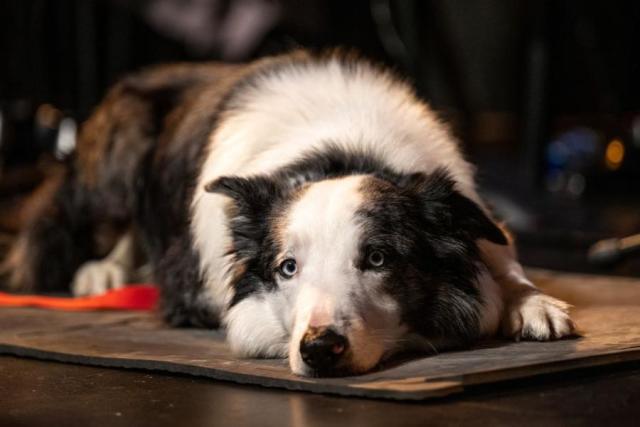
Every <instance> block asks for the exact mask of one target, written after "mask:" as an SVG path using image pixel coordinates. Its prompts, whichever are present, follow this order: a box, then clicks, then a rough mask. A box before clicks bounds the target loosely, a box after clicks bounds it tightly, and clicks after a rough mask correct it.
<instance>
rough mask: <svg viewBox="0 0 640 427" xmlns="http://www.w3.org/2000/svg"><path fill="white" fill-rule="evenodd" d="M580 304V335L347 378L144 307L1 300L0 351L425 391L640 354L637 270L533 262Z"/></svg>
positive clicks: (271, 383) (352, 391) (352, 389)
mask: <svg viewBox="0 0 640 427" xmlns="http://www.w3.org/2000/svg"><path fill="white" fill-rule="evenodd" d="M530 274H531V276H532V278H533V279H534V280H535V281H536V282H537V283H538V284H539V285H540V287H542V288H543V289H544V290H545V291H547V292H548V293H550V294H552V295H554V296H557V297H560V298H562V299H564V300H566V301H568V302H570V303H571V304H573V305H574V306H575V308H574V310H573V317H574V319H575V320H576V323H577V324H578V327H579V330H580V332H581V333H582V334H583V337H582V338H578V339H570V340H563V341H557V342H550V343H533V342H520V343H512V342H502V341H500V342H487V343H483V344H482V345H479V346H477V347H475V348H473V349H471V350H466V351H452V352H444V353H441V354H438V355H435V356H429V357H423V358H420V359H413V360H408V361H403V362H400V361H396V362H395V363H393V364H389V365H388V366H385V367H383V368H382V369H380V370H379V371H376V372H372V373H369V374H366V375H362V376H354V377H347V378H326V379H325V378H321V379H315V378H301V377H297V376H294V375H292V374H291V373H289V369H288V366H287V364H286V363H285V361H282V360H248V359H237V358H235V357H233V356H232V355H231V354H230V353H229V349H228V347H227V346H226V344H225V343H224V339H223V336H222V334H220V333H219V332H216V331H205V330H195V329H169V328H167V327H166V326H164V325H163V324H162V323H161V322H160V321H159V320H157V319H156V318H155V317H154V315H152V314H149V313H138V312H80V313H69V312H56V311H46V310H39V309H31V308H5V309H0V353H4V354H13V355H19V356H29V357H36V358H40V359H46V360H56V361H63V362H71V363H82V364H87V365H98V366H110V367H122V368H140V369H149V370H157V371H167V372H178V373H183V374H190V375H198V376H205V377H210V378H214V379H219V380H226V381H233V382H237V383H246V384H257V385H262V386H267V387H280V388H286V389H289V390H304V391H311V392H319V393H335V394H341V395H351V396H362V397H383V398H393V399H412V400H413V399H425V398H429V397H434V396H443V395H448V394H452V393H456V392H460V391H462V390H464V388H465V387H466V386H469V385H475V384H486V383H490V382H496V381H503V380H510V379H516V378H522V377H530V376H534V375H539V374H544V373H550V372H558V371H562V370H569V369H576V368H581V367H591V366H599V365H603V364H609V363H616V362H622V361H629V360H640V280H638V279H624V278H612V277H602V276H582V275H574V274H562V273H552V272H546V271H541V270H534V271H530Z"/></svg>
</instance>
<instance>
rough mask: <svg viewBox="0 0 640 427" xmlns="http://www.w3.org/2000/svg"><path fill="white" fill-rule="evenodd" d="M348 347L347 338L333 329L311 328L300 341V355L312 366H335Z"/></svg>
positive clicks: (322, 368) (314, 367)
mask: <svg viewBox="0 0 640 427" xmlns="http://www.w3.org/2000/svg"><path fill="white" fill-rule="evenodd" d="M346 349H347V339H346V338H345V337H343V336H342V335H339V334H337V333H336V332H335V331H333V330H332V329H327V328H309V330H308V331H307V333H306V334H305V335H304V337H302V341H300V356H302V360H304V363H306V364H307V365H308V366H309V367H310V368H313V369H318V370H325V369H330V368H333V367H335V366H336V365H337V364H338V361H339V360H340V358H341V357H342V355H343V354H344V353H345V350H346Z"/></svg>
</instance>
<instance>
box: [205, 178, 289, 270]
mask: <svg viewBox="0 0 640 427" xmlns="http://www.w3.org/2000/svg"><path fill="white" fill-rule="evenodd" d="M204 188H205V190H206V191H207V192H208V193H216V194H222V195H224V196H227V197H230V198H231V199H232V200H233V202H234V204H233V209H232V210H231V211H230V212H229V213H228V214H229V215H230V216H229V220H230V223H229V226H230V229H231V232H232V234H233V238H234V246H235V250H236V253H237V254H238V255H239V256H240V257H242V258H253V257H255V256H257V255H258V254H259V252H260V248H261V245H262V242H263V241H264V239H265V238H266V236H267V234H268V224H267V218H268V214H269V211H270V210H271V207H272V206H273V203H274V202H275V201H276V200H277V199H278V197H279V196H280V195H281V194H282V190H281V189H280V188H279V186H278V185H277V183H276V182H275V181H274V180H272V179H271V178H269V177H267V176H253V177H249V178H242V177H238V176H223V177H220V178H218V179H216V180H215V181H212V182H210V183H208V184H207V185H205V187H204Z"/></svg>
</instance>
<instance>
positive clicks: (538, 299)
mask: <svg viewBox="0 0 640 427" xmlns="http://www.w3.org/2000/svg"><path fill="white" fill-rule="evenodd" d="M478 246H479V248H480V250H481V256H482V260H483V261H484V263H485V264H486V265H487V267H488V269H489V271H490V272H491V275H492V276H493V278H494V280H495V281H496V282H497V283H499V284H500V288H501V291H502V295H503V299H504V312H503V318H502V331H503V334H504V335H506V336H508V337H511V338H514V339H515V340H520V339H530V340H537V341H546V340H552V339H559V338H563V337H567V336H570V335H573V334H574V333H575V327H574V324H573V322H572V320H571V318H570V317H569V305H568V304H567V303H565V302H563V301H560V300H558V299H556V298H553V297H550V296H548V295H545V294H544V293H543V292H541V291H540V290H539V289H538V288H537V287H536V286H535V285H534V284H533V283H532V282H531V281H530V280H529V279H528V278H527V277H526V275H525V273H524V270H523V268H522V266H521V265H520V263H519V262H518V260H517V257H516V251H515V247H514V245H513V243H512V242H510V243H509V245H497V244H495V243H491V242H489V241H487V240H481V241H479V243H478Z"/></svg>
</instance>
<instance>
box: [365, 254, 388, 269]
mask: <svg viewBox="0 0 640 427" xmlns="http://www.w3.org/2000/svg"><path fill="white" fill-rule="evenodd" d="M367 262H368V263H369V265H370V266H371V267H375V268H377V267H382V265H383V264H384V254H383V253H382V252H380V251H371V252H369V255H368V256H367Z"/></svg>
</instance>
